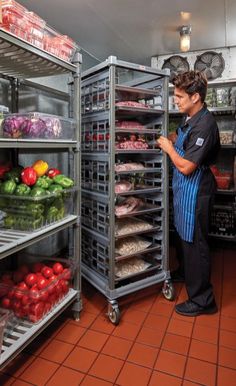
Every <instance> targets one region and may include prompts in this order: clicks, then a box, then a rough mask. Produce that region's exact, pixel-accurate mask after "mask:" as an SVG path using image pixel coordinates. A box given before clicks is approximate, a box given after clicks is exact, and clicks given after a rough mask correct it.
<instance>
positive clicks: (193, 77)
mask: <svg viewBox="0 0 236 386" xmlns="http://www.w3.org/2000/svg"><path fill="white" fill-rule="evenodd" d="M172 83H173V84H174V86H175V87H177V88H179V89H181V90H184V91H185V92H186V93H187V94H188V95H193V94H195V93H198V94H199V95H200V98H201V101H202V102H204V101H205V98H206V93H207V78H206V76H205V75H204V74H203V73H202V72H200V71H187V72H183V73H182V74H179V75H177V76H176V77H175V78H174V79H173V80H172Z"/></svg>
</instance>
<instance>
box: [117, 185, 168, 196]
mask: <svg viewBox="0 0 236 386" xmlns="http://www.w3.org/2000/svg"><path fill="white" fill-rule="evenodd" d="M161 191H162V189H161V187H156V188H152V187H148V188H143V189H133V190H129V191H128V192H123V193H115V195H116V196H130V195H131V196H132V195H135V194H142V193H159V192H161Z"/></svg>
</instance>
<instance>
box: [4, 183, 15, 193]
mask: <svg viewBox="0 0 236 386" xmlns="http://www.w3.org/2000/svg"><path fill="white" fill-rule="evenodd" d="M15 189H16V183H15V181H14V180H8V181H4V182H3V183H2V186H1V193H2V194H13V193H14V191H15Z"/></svg>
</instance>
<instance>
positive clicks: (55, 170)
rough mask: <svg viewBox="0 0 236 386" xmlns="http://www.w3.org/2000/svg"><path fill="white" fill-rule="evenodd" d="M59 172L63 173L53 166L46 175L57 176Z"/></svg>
mask: <svg viewBox="0 0 236 386" xmlns="http://www.w3.org/2000/svg"><path fill="white" fill-rule="evenodd" d="M58 174H61V172H60V170H59V169H56V168H51V169H49V170H48V171H47V173H46V175H47V176H48V177H50V178H53V177H55V176H57V175H58Z"/></svg>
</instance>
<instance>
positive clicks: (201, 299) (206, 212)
mask: <svg viewBox="0 0 236 386" xmlns="http://www.w3.org/2000/svg"><path fill="white" fill-rule="evenodd" d="M211 207H212V195H210V196H209V195H203V196H202V195H201V196H198V199H197V204H196V217H195V230H194V239H193V242H192V243H190V242H187V241H184V240H182V239H181V238H180V237H179V236H178V234H177V236H176V237H177V240H176V252H177V258H178V260H179V271H180V273H181V274H183V276H184V277H185V285H186V290H187V293H188V297H189V300H192V301H193V302H195V303H196V304H198V305H199V306H201V307H208V306H209V305H210V304H211V303H213V302H214V301H215V300H214V294H213V288H212V285H211V283H210V274H211V261H210V254H209V247H208V241H207V237H208V231H209V217H210V210H211ZM176 233H177V232H176Z"/></svg>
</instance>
